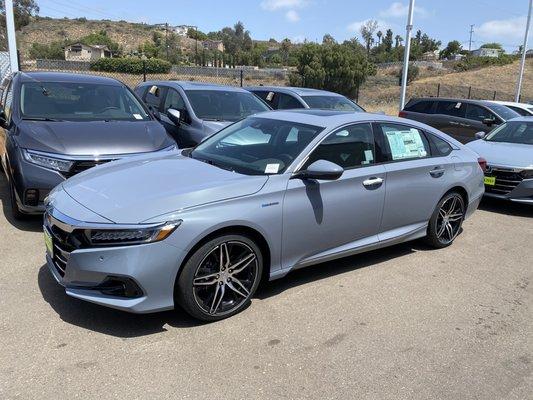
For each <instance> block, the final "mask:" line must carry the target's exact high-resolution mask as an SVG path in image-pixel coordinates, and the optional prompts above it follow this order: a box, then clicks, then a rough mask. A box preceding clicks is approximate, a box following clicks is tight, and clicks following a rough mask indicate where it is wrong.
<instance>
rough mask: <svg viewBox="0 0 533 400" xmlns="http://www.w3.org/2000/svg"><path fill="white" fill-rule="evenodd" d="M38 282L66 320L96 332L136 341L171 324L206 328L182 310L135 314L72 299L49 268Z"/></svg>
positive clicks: (44, 268) (41, 269)
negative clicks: (135, 339)
mask: <svg viewBox="0 0 533 400" xmlns="http://www.w3.org/2000/svg"><path fill="white" fill-rule="evenodd" d="M37 280H38V284H39V289H40V290H41V294H42V296H43V298H44V300H45V301H46V302H47V303H48V304H50V306H51V307H52V309H53V310H54V311H55V312H56V313H57V314H58V315H59V317H60V318H61V319H62V320H63V321H65V322H66V323H69V324H72V325H76V326H79V327H82V328H85V329H89V330H92V331H95V332H99V333H103V334H106V335H111V336H116V337H121V338H132V337H139V336H145V335H151V334H154V333H159V332H165V331H166V330H167V329H166V328H165V325H167V324H168V325H170V326H172V327H174V328H189V327H194V326H199V325H202V322H200V321H196V320H195V319H193V318H191V317H190V316H189V315H187V314H186V313H185V312H184V311H182V310H175V311H165V312H159V313H152V314H132V313H127V312H125V311H120V310H115V309H112V308H107V307H103V306H99V305H97V304H92V303H89V302H86V301H83V300H79V299H76V298H73V297H70V296H68V295H67V294H66V293H65V289H64V288H63V287H62V286H60V285H59V284H58V283H57V282H56V281H55V280H54V278H53V277H52V275H51V274H50V271H49V270H48V267H47V266H46V265H43V266H42V267H41V268H40V269H39V273H38V277H37Z"/></svg>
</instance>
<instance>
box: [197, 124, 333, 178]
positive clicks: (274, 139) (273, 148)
mask: <svg viewBox="0 0 533 400" xmlns="http://www.w3.org/2000/svg"><path fill="white" fill-rule="evenodd" d="M323 129H324V128H322V127H319V126H313V125H306V124H300V123H296V122H291V121H279V120H274V119H267V118H256V117H250V118H246V119H244V120H242V121H239V122H237V123H235V124H233V125H230V126H228V127H227V128H225V129H223V130H221V131H220V132H218V133H217V134H215V135H213V136H211V137H210V138H209V139H207V140H206V141H204V142H203V143H201V144H199V145H198V146H197V147H196V148H195V149H194V150H193V151H192V152H191V153H190V154H189V156H190V157H192V158H195V159H199V160H201V161H204V162H207V163H209V164H212V165H215V166H218V167H220V168H223V169H228V170H231V171H235V172H238V173H241V174H245V175H267V174H280V173H283V172H284V171H285V170H286V169H287V167H288V166H289V165H290V164H291V163H292V162H293V161H294V159H295V158H296V157H297V156H298V155H299V154H300V153H301V152H302V150H303V149H305V147H306V146H307V145H308V144H309V143H310V142H311V141H312V140H313V139H314V138H315V137H316V136H317V135H318V133H320V132H321V131H322V130H323Z"/></svg>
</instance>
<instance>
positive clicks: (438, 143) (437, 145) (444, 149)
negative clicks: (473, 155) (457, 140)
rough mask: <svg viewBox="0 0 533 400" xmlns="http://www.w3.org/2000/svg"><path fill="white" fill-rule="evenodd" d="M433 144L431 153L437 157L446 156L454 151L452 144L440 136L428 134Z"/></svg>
mask: <svg viewBox="0 0 533 400" xmlns="http://www.w3.org/2000/svg"><path fill="white" fill-rule="evenodd" d="M426 135H427V137H428V139H429V141H430V145H431V154H433V155H434V156H437V157H439V156H440V157H445V156H447V155H448V154H450V153H451V152H452V150H453V149H452V146H450V144H449V143H448V142H447V141H446V140H444V139H441V138H440V137H438V136H435V135H432V134H431V133H427V134H426Z"/></svg>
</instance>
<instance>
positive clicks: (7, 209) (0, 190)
mask: <svg viewBox="0 0 533 400" xmlns="http://www.w3.org/2000/svg"><path fill="white" fill-rule="evenodd" d="M0 203H2V210H3V212H4V216H5V217H6V220H7V222H9V223H10V224H11V225H13V226H14V227H15V228H17V229H19V230H21V231H27V232H39V231H42V229H43V219H42V217H41V216H38V215H28V216H27V217H25V218H24V219H22V220H16V219H15V218H14V217H13V214H11V199H10V198H9V186H8V183H7V178H6V176H5V174H4V172H3V171H0Z"/></svg>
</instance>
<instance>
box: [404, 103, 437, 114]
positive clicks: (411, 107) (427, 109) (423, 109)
mask: <svg viewBox="0 0 533 400" xmlns="http://www.w3.org/2000/svg"><path fill="white" fill-rule="evenodd" d="M432 109H433V102H432V101H428V100H422V101H414V102H413V103H412V104H407V106H406V107H405V111H412V112H417V113H424V114H430V113H431V112H432Z"/></svg>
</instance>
